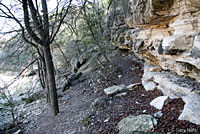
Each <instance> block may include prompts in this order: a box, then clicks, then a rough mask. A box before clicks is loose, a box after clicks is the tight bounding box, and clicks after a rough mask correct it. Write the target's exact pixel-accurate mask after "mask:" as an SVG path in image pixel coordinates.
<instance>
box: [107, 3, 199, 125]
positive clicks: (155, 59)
mask: <svg viewBox="0 0 200 134" xmlns="http://www.w3.org/2000/svg"><path fill="white" fill-rule="evenodd" d="M129 2H130V7H131V13H130V14H129V16H128V17H126V18H123V17H120V16H123V14H120V13H118V14H116V15H117V16H116V20H115V22H114V25H113V27H112V28H111V39H112V43H113V44H114V45H116V46H119V47H120V48H123V49H130V50H131V51H133V52H134V53H135V54H136V55H137V56H138V57H139V58H140V59H142V60H144V61H145V68H146V69H145V70H144V75H143V81H142V82H143V86H144V87H145V89H147V90H151V89H155V88H157V89H160V90H162V91H163V93H164V94H165V95H167V96H169V97H171V98H183V100H184V101H185V103H186V104H185V107H184V111H183V113H182V115H181V116H180V119H184V120H189V121H191V122H193V123H196V124H200V96H199V91H200V84H199V82H200V0H129ZM118 10H120V8H119V9H118ZM173 84H175V85H173ZM177 85H178V86H177ZM191 96H192V97H191ZM191 98H195V100H191ZM197 101H199V102H198V103H197ZM194 102H195V104H194ZM191 105H194V106H193V107H192V109H189V108H188V107H190V108H191ZM195 110H196V111H198V112H196V113H195V112H194V111H195ZM186 113H187V114H186ZM193 117H194V118H193Z"/></svg>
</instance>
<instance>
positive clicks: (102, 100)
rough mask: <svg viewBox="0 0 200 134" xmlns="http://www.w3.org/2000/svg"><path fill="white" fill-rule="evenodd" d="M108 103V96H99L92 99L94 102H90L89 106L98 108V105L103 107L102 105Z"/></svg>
mask: <svg viewBox="0 0 200 134" xmlns="http://www.w3.org/2000/svg"><path fill="white" fill-rule="evenodd" d="M107 103H108V98H107V97H100V98H97V99H95V100H94V102H93V103H92V105H91V107H92V108H99V107H103V106H104V105H106V104H107Z"/></svg>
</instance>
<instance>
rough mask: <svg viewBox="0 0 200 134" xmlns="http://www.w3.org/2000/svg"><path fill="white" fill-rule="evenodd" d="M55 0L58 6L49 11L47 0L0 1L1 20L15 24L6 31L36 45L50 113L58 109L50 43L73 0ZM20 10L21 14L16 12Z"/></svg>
mask: <svg viewBox="0 0 200 134" xmlns="http://www.w3.org/2000/svg"><path fill="white" fill-rule="evenodd" d="M56 1H57V6H56V7H55V8H54V10H53V11H51V12H50V11H48V7H49V6H48V3H47V0H40V1H39V0H34V1H33V0H13V1H11V3H10V4H7V3H4V2H5V0H3V1H0V18H2V20H4V21H6V20H12V21H10V22H9V23H8V24H10V25H12V24H11V23H14V22H15V23H16V24H17V25H18V27H13V28H12V29H9V28H7V29H6V30H8V31H6V32H5V34H8V33H9V34H10V33H17V34H21V35H22V38H23V40H24V41H25V42H26V43H27V45H28V44H29V45H31V46H32V47H34V48H35V49H36V51H37V53H38V55H39V57H40V59H41V61H42V64H43V66H44V69H43V70H42V72H44V75H43V77H44V78H45V80H44V84H45V88H46V91H47V98H49V99H48V100H49V103H50V105H51V111H52V114H53V116H56V115H57V114H58V113H59V107H58V97H57V90H56V82H55V74H54V64H53V60H52V53H51V44H52V42H53V41H54V40H55V38H56V35H57V34H58V32H59V30H60V28H61V25H62V23H63V21H64V19H65V17H66V16H67V13H68V11H69V9H70V8H72V0H56ZM20 11H21V12H22V16H21V15H20V14H19V13H20ZM4 31H5V30H4ZM42 74H43V73H42Z"/></svg>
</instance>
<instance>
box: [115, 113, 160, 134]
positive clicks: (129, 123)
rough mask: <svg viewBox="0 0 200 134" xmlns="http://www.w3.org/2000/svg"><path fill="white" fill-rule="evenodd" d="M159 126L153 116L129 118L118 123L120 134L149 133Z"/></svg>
mask: <svg viewBox="0 0 200 134" xmlns="http://www.w3.org/2000/svg"><path fill="white" fill-rule="evenodd" d="M156 124H157V120H156V119H155V118H153V117H152V116H151V115H146V114H143V115H139V116H128V117H126V118H124V119H122V120H121V121H120V122H119V123H118V128H119V134H133V133H134V132H138V131H139V132H147V131H149V130H150V129H151V128H153V126H155V125H156Z"/></svg>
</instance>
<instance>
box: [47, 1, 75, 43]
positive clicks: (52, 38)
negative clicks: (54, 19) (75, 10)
mask: <svg viewBox="0 0 200 134" xmlns="http://www.w3.org/2000/svg"><path fill="white" fill-rule="evenodd" d="M71 3H72V0H70V2H69V5H68V7H67V9H66V11H65V13H64V15H63V16H62V17H61V19H60V22H59V24H58V27H57V29H56V31H55V33H52V35H51V37H50V43H52V42H53V41H54V39H55V37H56V35H57V33H58V32H59V30H60V27H61V25H62V23H63V21H64V18H65V17H66V15H67V13H68V10H69V8H70V5H71Z"/></svg>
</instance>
